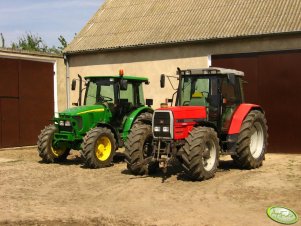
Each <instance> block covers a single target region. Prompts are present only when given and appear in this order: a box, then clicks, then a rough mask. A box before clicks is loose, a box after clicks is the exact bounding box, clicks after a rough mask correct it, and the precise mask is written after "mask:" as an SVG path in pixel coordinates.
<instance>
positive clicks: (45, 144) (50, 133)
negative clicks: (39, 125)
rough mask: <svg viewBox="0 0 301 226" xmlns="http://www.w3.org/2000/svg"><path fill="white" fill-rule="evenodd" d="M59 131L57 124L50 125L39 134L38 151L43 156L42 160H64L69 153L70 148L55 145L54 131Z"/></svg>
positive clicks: (52, 161)
mask: <svg viewBox="0 0 301 226" xmlns="http://www.w3.org/2000/svg"><path fill="white" fill-rule="evenodd" d="M56 131H57V128H56V127H55V125H49V126H47V127H45V129H43V130H42V131H41V134H40V135H39V136H38V142H37V146H38V152H39V156H40V157H41V158H42V162H45V163H54V162H63V161H65V160H66V158H67V156H68V155H69V152H70V149H68V148H66V147H63V146H62V147H54V145H53V137H54V133H55V132H56Z"/></svg>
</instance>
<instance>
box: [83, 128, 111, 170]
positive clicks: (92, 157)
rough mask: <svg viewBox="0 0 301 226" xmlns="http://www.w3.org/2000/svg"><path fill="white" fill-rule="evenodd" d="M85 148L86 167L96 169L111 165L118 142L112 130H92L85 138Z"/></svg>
mask: <svg viewBox="0 0 301 226" xmlns="http://www.w3.org/2000/svg"><path fill="white" fill-rule="evenodd" d="M83 146H84V148H83V155H84V159H85V163H84V165H85V166H86V167H89V168H92V169H96V168H103V167H108V166H110V165H111V163H112V160H113V157H114V155H115V151H116V140H115V137H114V134H113V133H112V131H111V130H110V129H108V128H105V127H103V128H102V127H96V128H94V129H91V130H90V131H89V132H88V133H87V134H86V136H85V138H84V145H83Z"/></svg>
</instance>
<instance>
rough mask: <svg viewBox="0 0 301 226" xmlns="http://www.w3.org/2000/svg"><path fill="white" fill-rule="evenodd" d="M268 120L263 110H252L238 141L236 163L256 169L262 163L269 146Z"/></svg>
mask: <svg viewBox="0 0 301 226" xmlns="http://www.w3.org/2000/svg"><path fill="white" fill-rule="evenodd" d="M267 130H268V127H267V121H266V119H265V116H264V114H263V113H262V112H261V111H257V110H253V111H251V112H250V113H249V114H248V115H247V117H246V118H245V120H244V121H243V123H242V126H241V129H240V133H239V136H238V142H237V156H232V158H233V160H234V163H236V164H237V165H238V166H239V167H241V168H244V169H255V168H258V167H260V166H261V165H262V162H263V160H264V155H265V152H266V148H267V138H268V133H267Z"/></svg>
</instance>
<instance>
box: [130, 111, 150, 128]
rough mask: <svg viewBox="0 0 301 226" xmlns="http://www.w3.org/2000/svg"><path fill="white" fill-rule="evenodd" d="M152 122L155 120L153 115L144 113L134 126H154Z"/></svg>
mask: <svg viewBox="0 0 301 226" xmlns="http://www.w3.org/2000/svg"><path fill="white" fill-rule="evenodd" d="M152 120H153V114H152V113H150V112H144V113H141V114H140V115H139V116H138V117H137V118H136V120H135V121H134V124H133V126H135V125H137V124H139V125H141V124H149V125H151V124H152Z"/></svg>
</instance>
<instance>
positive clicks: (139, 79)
mask: <svg viewBox="0 0 301 226" xmlns="http://www.w3.org/2000/svg"><path fill="white" fill-rule="evenodd" d="M96 78H98V79H99V78H113V79H121V78H123V79H125V80H130V81H138V82H148V78H144V77H136V76H122V77H121V76H117V75H105V76H94V75H93V76H85V79H96Z"/></svg>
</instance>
